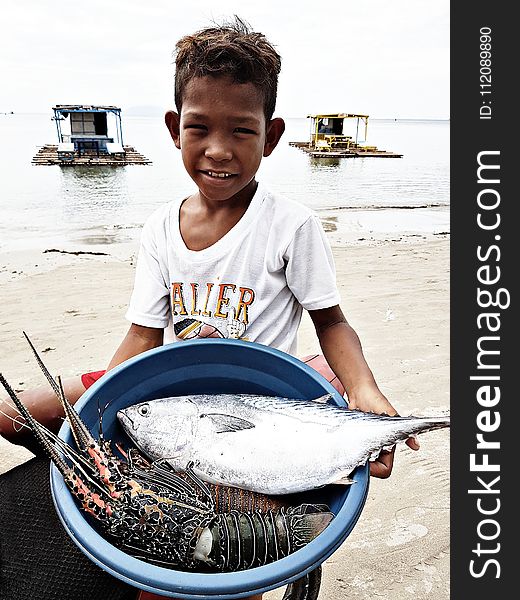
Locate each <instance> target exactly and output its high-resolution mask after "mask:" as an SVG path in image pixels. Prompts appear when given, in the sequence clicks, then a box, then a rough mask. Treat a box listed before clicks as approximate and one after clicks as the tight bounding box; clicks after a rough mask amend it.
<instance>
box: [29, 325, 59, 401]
mask: <svg viewBox="0 0 520 600" xmlns="http://www.w3.org/2000/svg"><path fill="white" fill-rule="evenodd" d="M22 333H23V335H24V337H25V339H26V340H27V343H28V344H29V346H30V347H31V350H32V351H33V354H34V356H35V357H36V362H37V363H38V366H39V367H40V369H41V370H42V372H43V374H44V375H45V377H46V378H47V381H48V382H49V383H50V384H51V387H52V389H53V390H54V393H55V394H56V396H58V398H59V397H60V390H59V387H58V384H57V383H56V381H55V380H54V377H53V376H52V375H51V374H50V372H49V369H47V367H46V366H45V365H44V364H43V361H42V359H41V358H40V355H39V354H38V352H37V351H36V348H35V347H34V345H33V343H32V342H31V340H30V339H29V336H28V335H27V334H26V333H25V331H22Z"/></svg>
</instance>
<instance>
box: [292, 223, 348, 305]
mask: <svg viewBox="0 0 520 600" xmlns="http://www.w3.org/2000/svg"><path fill="white" fill-rule="evenodd" d="M283 258H284V261H285V263H286V268H285V274H286V278H287V284H288V286H289V288H290V290H291V291H292V293H293V294H294V296H295V297H296V299H297V300H298V302H299V303H300V304H301V305H302V306H303V308H305V309H306V310H318V309H320V308H330V307H331V306H336V305H337V304H339V303H340V295H339V292H338V289H337V286H336V269H335V267H334V259H333V257H332V250H331V248H330V245H329V242H328V240H327V238H326V236H325V232H324V231H323V227H322V226H321V223H320V221H319V218H318V217H317V216H316V215H314V214H313V215H312V216H310V217H309V218H308V219H307V220H306V221H305V222H304V223H303V225H301V226H300V227H299V228H298V229H297V230H296V233H295V234H294V237H293V239H292V241H291V243H290V244H289V246H288V248H287V250H286V252H285V254H284V257H283Z"/></svg>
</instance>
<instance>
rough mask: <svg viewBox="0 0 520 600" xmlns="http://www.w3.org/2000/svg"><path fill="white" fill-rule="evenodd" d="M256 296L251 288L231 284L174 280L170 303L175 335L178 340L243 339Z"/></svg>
mask: <svg viewBox="0 0 520 600" xmlns="http://www.w3.org/2000/svg"><path fill="white" fill-rule="evenodd" d="M201 288H202V289H201ZM255 296H256V295H255V292H254V290H253V289H251V288H249V287H243V286H237V285H236V284H234V283H219V284H215V283H211V282H210V283H206V284H205V286H200V285H199V284H198V283H189V284H186V283H185V282H173V283H172V285H171V306H172V316H173V320H174V325H173V330H174V333H175V336H176V337H177V338H179V339H181V340H191V339H194V338H207V337H213V338H231V339H242V340H245V339H247V338H245V337H244V333H245V332H246V329H247V325H248V323H249V320H250V314H249V308H250V306H251V304H253V302H254V300H255ZM183 317H184V318H183ZM194 317H197V318H194Z"/></svg>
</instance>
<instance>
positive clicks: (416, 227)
mask: <svg viewBox="0 0 520 600" xmlns="http://www.w3.org/2000/svg"><path fill="white" fill-rule="evenodd" d="M51 116H52V115H51V112H50V111H49V114H14V115H3V114H2V115H0V139H1V144H0V168H1V173H2V176H1V185H0V251H5V250H14V249H28V248H41V249H44V248H49V247H56V246H59V247H63V248H67V249H69V250H70V249H71V248H73V249H84V248H86V247H88V248H89V249H90V250H95V246H101V245H105V244H114V243H116V244H117V243H119V244H123V243H125V242H131V243H135V242H136V240H137V239H138V237H139V233H140V230H141V227H142V224H143V222H144V221H145V219H146V218H147V216H148V215H149V214H151V212H152V211H153V210H154V209H155V208H156V207H158V206H160V205H161V204H163V203H164V202H168V201H170V200H172V199H175V198H179V197H185V196H187V195H189V194H190V193H192V192H193V191H194V184H193V182H192V181H191V180H190V179H189V177H188V175H187V174H186V172H185V171H184V168H183V165H182V160H181V156H180V152H179V151H178V150H177V149H176V148H175V147H174V145H173V143H172V141H171V138H170V136H169V133H168V131H167V129H166V127H165V126H164V122H163V118H162V117H161V116H160V115H157V116H147V117H136V116H132V117H125V114H124V111H123V113H122V117H123V142H124V143H125V144H129V145H131V146H133V147H134V148H135V149H136V150H137V151H138V152H140V153H141V154H143V155H144V156H145V157H146V158H148V159H150V160H151V161H152V164H151V165H129V166H125V167H109V166H104V167H91V166H83V167H60V166H40V165H32V164H31V159H32V157H33V156H34V155H35V154H36V152H37V150H38V147H39V146H43V145H45V144H56V143H57V132H56V128H55V123H54V122H53V121H52V120H51ZM360 130H361V127H360ZM349 133H350V132H349ZM362 133H364V131H363V132H362ZM308 138H309V119H305V118H294V119H286V131H285V133H284V135H283V137H282V139H281V141H280V144H279V146H278V147H277V148H276V149H275V151H274V152H273V154H272V155H271V156H270V157H268V158H266V159H264V160H263V161H262V164H261V166H260V170H259V173H258V179H259V180H262V181H263V182H264V183H265V184H267V185H268V186H269V187H270V188H271V189H272V190H273V191H277V192H279V193H281V194H283V195H285V196H287V197H288V198H292V199H294V200H297V201H299V202H301V203H303V204H305V205H307V206H309V207H311V208H312V209H314V210H316V211H317V212H318V214H319V215H320V217H321V219H322V222H323V224H324V226H325V229H326V230H327V231H328V232H330V233H332V234H333V235H334V239H335V241H336V242H340V241H341V240H342V239H345V240H356V239H361V240H362V239H370V238H372V237H378V236H383V237H391V236H396V235H425V234H440V233H447V232H449V122H448V121H418V120H413V121H412V120H409V121H408V120H376V119H371V120H370V121H369V127H368V135H367V143H368V144H370V145H373V146H377V147H378V148H379V149H381V150H391V151H394V152H396V153H399V154H402V155H403V157H402V158H368V157H365V158H354V159H353V158H329V157H327V158H312V157H311V156H309V155H308V154H306V153H305V152H303V151H302V150H299V149H298V148H294V147H291V146H289V142H290V141H307V140H308Z"/></svg>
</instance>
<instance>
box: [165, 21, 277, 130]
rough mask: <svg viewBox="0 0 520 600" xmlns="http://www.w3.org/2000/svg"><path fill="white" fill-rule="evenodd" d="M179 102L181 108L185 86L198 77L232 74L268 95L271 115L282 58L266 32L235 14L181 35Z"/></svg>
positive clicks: (177, 55)
mask: <svg viewBox="0 0 520 600" xmlns="http://www.w3.org/2000/svg"><path fill="white" fill-rule="evenodd" d="M174 54H175V66H176V70H175V105H176V106H177V111H178V112H179V114H180V112H181V109H182V100H183V94H184V90H185V88H186V85H187V84H188V82H189V81H190V80H191V79H193V78H194V77H204V76H206V75H211V76H213V77H223V76H228V77H232V79H233V81H235V82H236V83H253V84H254V85H255V86H256V87H257V88H258V89H259V90H260V92H261V93H262V95H263V97H264V113H265V117H266V119H267V121H269V120H270V119H271V117H272V116H273V113H274V107H275V104H276V90H277V84H278V74H279V73H280V68H281V58H280V55H279V54H278V53H277V52H276V50H275V49H274V47H273V46H272V45H271V44H270V43H269V42H268V41H267V39H266V37H265V36H264V35H263V34H262V33H255V32H253V31H251V27H250V26H249V25H248V24H247V23H246V22H245V21H243V20H242V19H240V18H239V17H237V16H236V15H235V19H234V22H230V23H223V24H222V25H217V26H215V27H207V28H205V29H201V30H200V31H197V32H196V33H194V34H193V35H187V36H184V37H183V38H181V39H180V40H179V41H178V42H177V44H176V45H175V52H174Z"/></svg>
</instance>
